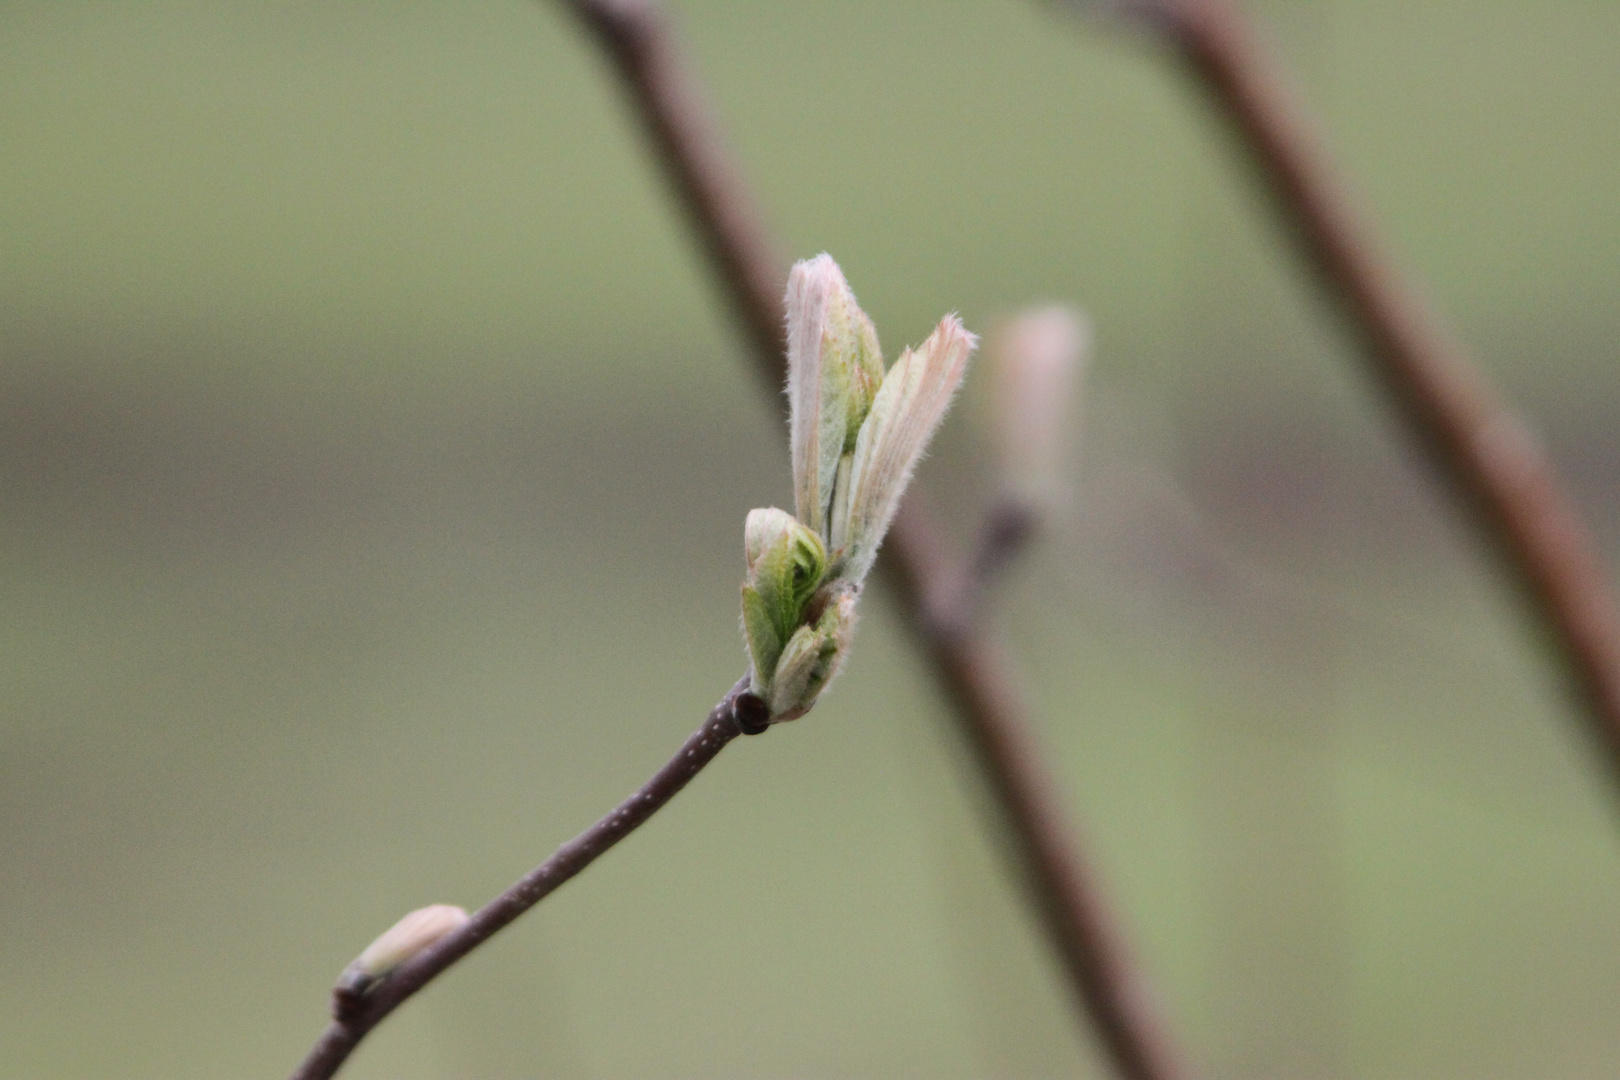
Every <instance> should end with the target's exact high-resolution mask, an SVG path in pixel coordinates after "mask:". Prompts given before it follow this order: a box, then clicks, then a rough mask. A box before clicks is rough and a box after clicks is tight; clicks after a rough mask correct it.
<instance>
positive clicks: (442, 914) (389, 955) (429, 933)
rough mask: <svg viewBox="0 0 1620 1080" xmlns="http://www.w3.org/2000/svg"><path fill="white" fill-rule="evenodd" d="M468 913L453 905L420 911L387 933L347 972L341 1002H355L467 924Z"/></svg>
mask: <svg viewBox="0 0 1620 1080" xmlns="http://www.w3.org/2000/svg"><path fill="white" fill-rule="evenodd" d="M467 918H468V916H467V912H466V910H465V909H463V908H459V907H455V906H453V905H451V904H434V905H432V906H431V907H425V908H418V909H416V910H415V911H413V912H411V913H410V914H409V915H406V916H405V917H404V918H403V919H401V920H399V922H397V923H395V924H394V925H393V926H391V927H389V928H388V929H387V930H385V931H383V933H382V936H380V937H379V938H377V940H376V941H373V942H372V943H371V944H370V945H367V946H366V951H365V952H363V953H361V954H360V955H359V956H358V957H356V958H355V961H354V962H353V963H352V964H350V965H349V966H348V967H346V968H344V969H343V974H342V975H341V976H339V978H338V983H337V989H336V991H335V993H336V997H337V1000H338V1002H339V1003H340V1004H341V1003H343V1002H345V1001H349V1000H353V999H355V998H358V997H359V996H360V995H362V994H364V993H365V992H366V991H367V990H369V989H370V988H371V987H372V986H374V985H376V983H377V982H378V981H380V980H381V979H383V978H384V977H386V976H387V975H388V974H389V973H390V972H392V971H393V970H394V969H395V968H397V967H399V965H401V964H403V963H404V962H405V961H407V960H409V959H410V958H411V957H413V956H415V955H416V954H417V953H419V952H421V951H422V950H423V949H425V948H427V947H428V946H429V945H432V944H433V943H434V942H436V941H438V940H439V939H440V938H442V937H444V936H445V935H446V934H449V933H451V932H453V931H455V930H459V929H460V928H461V927H462V926H463V925H464V924H465V923H466V922H467Z"/></svg>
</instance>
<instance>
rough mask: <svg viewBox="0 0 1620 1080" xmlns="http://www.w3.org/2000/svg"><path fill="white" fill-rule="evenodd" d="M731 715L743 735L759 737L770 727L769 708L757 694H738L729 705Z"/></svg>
mask: <svg viewBox="0 0 1620 1080" xmlns="http://www.w3.org/2000/svg"><path fill="white" fill-rule="evenodd" d="M731 715H732V718H733V719H735V720H736V721H737V730H738V731H740V732H742V733H743V734H744V735H759V734H762V733H763V732H764V731H765V729H766V728H768V727H770V726H771V707H770V706H769V705H767V704H765V699H764V698H762V697H760V696H759V695H758V694H748V693H743V694H738V695H737V697H736V699H735V700H734V701H732V703H731Z"/></svg>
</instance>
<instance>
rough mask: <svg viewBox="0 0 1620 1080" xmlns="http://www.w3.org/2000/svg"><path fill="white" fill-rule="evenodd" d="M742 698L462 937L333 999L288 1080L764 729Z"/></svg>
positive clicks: (742, 684)
mask: <svg viewBox="0 0 1620 1080" xmlns="http://www.w3.org/2000/svg"><path fill="white" fill-rule="evenodd" d="M747 690H748V677H747V676H746V675H745V676H743V678H742V679H740V680H738V682H737V684H736V685H735V686H733V687H732V688H731V689H730V690H729V691H727V692H726V696H725V697H723V698H721V699H720V701H719V703H718V704H717V705H715V707H714V709H713V711H711V712H710V713H709V717H708V719H707V720H705V721H704V722H703V726H702V727H700V728H698V729H697V731H695V732H693V733H692V735H691V737H690V738H688V739H687V740H686V744H685V745H684V746H682V747H681V749H680V751H679V752H678V753H676V755H675V756H674V757H672V758H670V759H669V761H668V762H666V763H665V764H664V767H663V768H661V769H659V770H658V772H656V773H655V774H653V777H652V779H651V780H648V781H647V782H646V783H645V784H644V785H642V787H641V788H640V789H639V790H638V791H637V792H636V793H635V794H634V795H631V796H630V797H629V798H628V799H626V800H624V801H623V802H622V803H620V804H619V805H618V806H617V807H616V808H615V809H614V810H613V812H612V813H610V814H608V815H607V816H606V817H604V818H602V819H601V820H600V821H598V822H597V823H596V824H595V825H592V826H591V827H590V828H588V829H586V830H585V831H584V832H582V833H580V834H579V835H578V836H576V837H574V839H572V840H570V841H569V842H568V843H566V844H564V845H563V846H562V847H560V848H558V849H557V852H556V854H554V855H552V856H551V858H549V859H547V860H546V861H545V862H543V863H541V864H540V865H539V866H537V867H535V868H534V869H533V870H531V871H529V873H528V874H526V875H524V876H523V878H521V879H520V880H519V881H518V882H517V883H516V884H515V885H513V886H512V887H511V888H509V889H507V890H506V891H505V892H503V893H501V895H499V896H497V897H496V898H495V899H494V900H491V901H490V902H489V903H488V904H486V905H485V906H484V907H482V908H480V909H479V910H478V911H476V912H474V913H473V915H472V917H471V918H470V919H468V920H467V922H466V923H465V924H463V925H462V926H461V928H460V929H458V930H455V931H453V932H451V933H450V934H448V935H447V936H445V937H443V938H441V939H439V941H437V942H436V943H435V944H433V945H432V946H430V947H429V948H427V949H424V950H423V951H422V952H419V953H417V954H416V955H415V956H413V957H411V958H410V959H409V960H407V961H406V962H405V963H403V964H401V965H400V966H399V967H398V968H397V969H395V970H394V971H393V972H392V973H391V974H389V975H388V976H386V977H385V978H384V979H383V981H382V982H381V983H379V984H377V986H375V987H374V988H373V989H372V990H371V991H370V992H369V993H367V994H366V995H365V996H363V997H360V998H358V999H356V998H353V997H350V996H348V995H345V994H342V993H338V994H335V995H334V997H333V1009H332V1011H333V1015H334V1019H333V1020H332V1024H331V1026H330V1027H328V1028H327V1029H326V1032H325V1034H323V1035H322V1036H321V1038H320V1041H319V1042H317V1043H316V1044H315V1046H314V1048H313V1049H312V1050H310V1052H309V1055H308V1056H307V1057H306V1058H305V1059H304V1061H303V1063H302V1064H301V1065H299V1066H298V1069H297V1070H296V1071H295V1072H294V1073H293V1074H292V1080H328V1078H329V1077H331V1076H332V1075H333V1074H335V1073H336V1072H337V1071H338V1069H339V1068H340V1067H341V1066H342V1065H343V1062H344V1061H345V1060H347V1059H348V1056H349V1054H350V1053H351V1052H353V1050H354V1048H355V1047H356V1046H358V1045H359V1044H360V1040H361V1039H363V1038H365V1037H366V1033H367V1032H369V1031H370V1030H371V1029H372V1028H374V1027H376V1026H377V1025H378V1024H379V1023H381V1022H382V1020H383V1018H384V1017H386V1016H387V1015H388V1014H389V1013H391V1012H393V1011H394V1010H395V1009H397V1008H398V1007H399V1006H400V1005H401V1004H402V1003H403V1002H404V1001H405V1000H406V999H408V998H409V997H411V996H412V995H413V994H415V993H416V992H417V991H418V990H420V989H422V987H424V986H426V985H427V984H428V983H429V982H431V981H432V980H433V979H434V978H436V977H437V976H438V975H440V974H442V973H443V972H444V971H445V969H446V968H448V967H450V965H452V964H454V963H455V962H456V961H457V960H460V959H461V958H462V957H464V956H466V955H467V954H468V953H470V952H472V951H473V950H474V949H476V948H477V947H478V946H479V945H481V944H483V943H484V942H485V941H487V940H489V939H490V938H491V937H493V936H494V935H495V933H496V932H497V931H499V930H501V929H502V928H504V927H506V926H507V925H509V924H510V923H512V922H513V921H514V920H515V919H517V917H518V916H519V915H522V914H523V913H524V912H525V911H528V910H529V909H530V908H532V907H533V906H534V905H536V904H538V903H539V902H540V901H542V900H544V899H545V898H546V897H547V896H549V895H551V893H553V892H554V891H556V889H557V887H558V886H560V885H562V884H563V883H564V882H565V881H567V880H568V879H569V878H572V877H573V876H574V875H575V874H578V873H579V872H580V871H581V870H584V869H585V868H586V867H587V866H589V865H590V864H591V863H592V862H594V861H595V860H596V858H597V857H598V856H599V855H602V854H604V853H606V852H607V850H608V849H609V848H611V847H612V846H613V845H614V844H617V843H618V842H619V841H620V840H623V839H624V838H625V837H626V836H629V835H630V834H631V833H632V832H635V831H636V829H638V828H640V827H641V825H642V824H643V823H644V822H646V821H647V819H648V818H650V817H652V816H653V815H654V814H655V813H657V812H658V810H659V809H660V808H661V807H663V805H664V804H665V803H667V802H669V800H670V799H672V798H674V797H675V795H676V793H677V792H679V791H680V790H681V789H682V788H683V787H685V786H686V785H687V783H688V782H689V781H690V780H691V779H692V778H693V777H694V776H696V775H697V774H698V773H699V772H701V771H703V767H704V766H705V765H707V764H708V763H709V762H711V761H713V760H714V759H715V757H716V756H718V755H719V753H720V751H721V750H723V749H725V747H726V744H727V743H729V742H730V741H731V740H732V739H734V738H736V737H737V736H738V735H740V734H743V733H744V732H745V731H755V730H759V731H763V730H764V728H763V726H761V725H759V724H757V722H756V721H757V719H758V714H759V713H760V712H761V711H762V710H763V708H764V703H763V702H761V701H760V700H759V699H758V698H756V697H754V696H753V695H752V694H749V693H747Z"/></svg>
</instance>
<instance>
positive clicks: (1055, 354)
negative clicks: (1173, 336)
mask: <svg viewBox="0 0 1620 1080" xmlns="http://www.w3.org/2000/svg"><path fill="white" fill-rule="evenodd" d="M987 352H988V359H989V363H990V370H991V375H992V382H993V386H994V395H995V400H994V405H993V408H994V424H995V436H996V443H997V446H998V450H999V453H1000V457H1001V470H1002V482H1003V484H1004V485H1005V486H1006V488H1007V494H1008V495H1009V496H1010V497H1011V498H1013V499H1015V500H1017V501H1018V502H1020V503H1022V504H1024V505H1026V506H1028V507H1029V508H1031V509H1032V510H1037V511H1039V510H1046V509H1050V508H1051V506H1052V505H1053V503H1054V502H1056V501H1057V500H1058V499H1059V497H1060V493H1061V492H1062V491H1063V490H1065V488H1066V486H1067V485H1066V483H1065V481H1066V478H1065V477H1064V475H1063V462H1064V451H1065V449H1066V448H1067V446H1068V445H1069V440H1070V439H1071V438H1072V434H1071V432H1070V431H1069V428H1070V426H1071V425H1070V411H1071V405H1072V402H1073V401H1074V398H1075V393H1076V390H1077V387H1078V384H1079V382H1080V380H1081V377H1082V376H1083V375H1084V372H1085V366H1086V363H1087V361H1088V360H1089V358H1090V354H1091V324H1090V322H1089V321H1087V319H1086V318H1085V316H1084V315H1082V314H1080V313H1079V312H1078V311H1075V310H1074V309H1073V308H1069V307H1063V306H1056V305H1055V306H1052V307H1041V308H1029V309H1027V310H1025V311H1023V312H1020V313H1019V314H1018V315H1017V316H1016V317H1014V318H1013V319H1012V320H1011V321H1010V322H1008V323H1006V324H1005V325H1004V326H1002V327H1001V328H1000V329H999V330H997V332H996V333H995V334H993V335H992V336H991V339H990V343H989V347H988V349H987Z"/></svg>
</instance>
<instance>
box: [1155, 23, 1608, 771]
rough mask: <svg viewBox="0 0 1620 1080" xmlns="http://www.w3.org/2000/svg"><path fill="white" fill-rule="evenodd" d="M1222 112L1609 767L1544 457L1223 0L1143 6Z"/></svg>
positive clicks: (1598, 646) (1574, 515)
mask: <svg viewBox="0 0 1620 1080" xmlns="http://www.w3.org/2000/svg"><path fill="white" fill-rule="evenodd" d="M1146 6H1148V7H1150V8H1151V9H1152V14H1153V16H1154V17H1153V18H1152V20H1151V22H1152V23H1153V24H1154V25H1157V26H1158V27H1159V28H1160V29H1161V31H1162V32H1163V33H1164V34H1166V35H1168V37H1169V39H1170V40H1171V41H1172V42H1174V44H1175V45H1176V47H1177V48H1178V50H1179V52H1180V54H1181V57H1182V59H1183V61H1184V62H1185V63H1186V65H1187V68H1188V70H1189V71H1190V72H1191V74H1192V75H1193V77H1194V78H1195V79H1196V80H1197V82H1198V84H1199V86H1200V87H1201V88H1202V89H1203V91H1204V92H1205V93H1207V94H1208V95H1209V97H1210V99H1211V100H1212V101H1213V103H1214V104H1215V106H1216V107H1217V108H1218V109H1219V110H1220V111H1221V113H1222V114H1223V115H1224V116H1225V118H1226V119H1227V121H1228V122H1229V123H1230V124H1231V126H1232V128H1233V130H1234V131H1235V133H1236V134H1237V136H1238V139H1239V141H1240V142H1241V144H1242V146H1243V148H1244V150H1246V151H1247V152H1248V154H1249V157H1250V158H1251V160H1252V162H1253V164H1254V166H1255V168H1256V170H1257V172H1258V173H1259V177H1260V180H1261V181H1262V183H1263V184H1264V185H1265V188H1266V191H1267V193H1268V194H1269V196H1270V200H1271V207H1272V210H1273V211H1274V212H1275V213H1276V214H1277V216H1278V217H1279V218H1280V219H1281V221H1282V223H1283V224H1284V225H1285V226H1286V228H1287V229H1288V231H1289V233H1290V234H1291V235H1292V236H1293V238H1294V239H1295V241H1296V242H1297V243H1298V244H1299V247H1300V251H1301V254H1302V255H1303V256H1304V258H1305V260H1306V262H1307V263H1308V264H1309V265H1310V267H1311V269H1312V270H1314V271H1315V273H1316V275H1317V277H1318V279H1319V281H1320V283H1321V284H1322V286H1323V288H1324V289H1325V291H1326V292H1327V293H1328V294H1329V296H1330V298H1331V299H1332V300H1333V301H1335V302H1336V303H1337V305H1338V306H1339V307H1340V308H1341V310H1342V311H1343V313H1344V315H1345V317H1346V319H1347V321H1348V323H1349V326H1350V328H1351V330H1352V331H1353V333H1354V334H1355V335H1356V337H1357V338H1359V339H1360V343H1361V345H1362V347H1363V348H1364V349H1365V350H1366V352H1367V355H1368V358H1369V359H1370V360H1371V361H1372V363H1373V366H1374V369H1375V370H1376V372H1377V373H1378V375H1379V377H1380V378H1381V379H1382V380H1383V382H1384V384H1385V386H1386V388H1387V389H1388V390H1389V391H1390V392H1391V393H1392V394H1393V395H1394V397H1395V399H1396V401H1397V402H1398V404H1399V406H1400V409H1401V411H1402V413H1403V414H1404V416H1405V417H1406V420H1407V422H1408V423H1409V424H1410V426H1411V428H1412V430H1413V432H1414V433H1415V434H1416V435H1417V437H1418V440H1419V441H1420V442H1421V443H1422V444H1423V445H1424V446H1425V447H1426V448H1427V449H1428V451H1429V453H1430V454H1431V455H1432V456H1433V457H1434V458H1435V460H1436V461H1437V462H1438V463H1439V464H1440V466H1441V469H1442V472H1443V474H1444V475H1445V476H1446V477H1447V478H1448V479H1449V480H1450V482H1451V483H1452V485H1453V486H1454V487H1455V488H1456V489H1457V490H1458V492H1459V493H1460V494H1461V495H1462V496H1463V497H1464V500H1465V502H1466V504H1467V505H1468V506H1469V507H1470V508H1471V509H1472V510H1473V511H1474V513H1475V521H1476V523H1477V525H1478V527H1479V529H1480V531H1481V532H1482V533H1483V534H1484V535H1485V536H1486V537H1487V538H1488V539H1489V540H1490V541H1492V542H1493V544H1494V545H1495V546H1496V547H1497V549H1498V550H1499V552H1500V553H1501V554H1502V556H1503V557H1504V559H1505V561H1506V563H1507V568H1508V569H1509V571H1510V572H1511V574H1512V575H1513V576H1514V577H1515V578H1516V579H1517V580H1518V582H1519V584H1520V586H1521V587H1522V589H1523V591H1524V594H1525V595H1526V597H1527V598H1528V600H1529V602H1530V605H1531V607H1532V609H1533V610H1534V612H1535V614H1536V616H1537V617H1538V619H1539V620H1540V622H1541V623H1542V625H1543V626H1544V627H1545V628H1546V629H1547V630H1548V631H1549V632H1550V636H1551V639H1552V644H1553V646H1554V648H1555V649H1556V651H1557V655H1558V659H1559V661H1560V663H1561V665H1562V666H1563V668H1564V670H1565V673H1566V676H1567V678H1568V680H1569V683H1570V685H1571V688H1572V690H1573V691H1574V696H1575V697H1576V699H1577V700H1578V702H1579V704H1580V705H1581V706H1583V707H1584V710H1585V712H1586V714H1587V717H1588V719H1589V720H1590V721H1591V723H1592V727H1593V728H1594V729H1595V733H1596V735H1597V736H1598V739H1599V741H1600V744H1601V745H1602V746H1603V748H1604V750H1605V751H1606V754H1607V757H1608V761H1609V766H1610V767H1611V769H1613V770H1614V771H1615V772H1616V773H1620V619H1617V616H1616V608H1615V603H1614V599H1613V595H1612V593H1611V591H1610V586H1609V577H1608V574H1607V571H1606V569H1605V567H1604V565H1603V562H1602V560H1601V558H1600V557H1599V555H1598V549H1597V545H1596V542H1595V541H1594V539H1593V537H1592V535H1591V533H1590V532H1589V531H1588V529H1587V528H1586V526H1585V524H1584V523H1583V522H1582V520H1581V517H1580V514H1579V513H1578V511H1577V509H1576V507H1575V504H1574V502H1573V500H1572V499H1571V498H1570V497H1569V495H1568V494H1567V493H1566V492H1565V491H1564V488H1563V485H1562V484H1561V483H1560V481H1559V478H1558V476H1557V474H1556V472H1555V471H1554V469H1553V467H1552V464H1551V462H1550V461H1549V460H1548V458H1547V456H1546V454H1545V452H1544V451H1543V450H1542V449H1541V447H1540V446H1539V445H1538V444H1537V442H1536V440H1535V438H1534V437H1533V436H1532V435H1531V433H1530V431H1529V430H1528V429H1527V428H1526V426H1525V425H1524V424H1523V423H1522V422H1521V421H1520V419H1519V417H1518V416H1517V415H1516V414H1515V413H1514V412H1513V411H1512V410H1511V409H1510V408H1509V407H1508V406H1507V405H1506V404H1505V403H1504V401H1503V400H1502V399H1501V398H1500V397H1499V396H1498V395H1497V393H1496V392H1495V390H1494V388H1493V387H1492V386H1491V385H1490V384H1489V382H1488V381H1487V379H1486V378H1485V376H1484V374H1483V372H1482V371H1481V370H1480V368H1479V366H1478V364H1476V363H1475V361H1474V360H1473V358H1472V357H1471V356H1470V355H1469V353H1468V351H1467V350H1466V349H1465V348H1464V347H1463V346H1462V345H1461V344H1460V343H1459V342H1458V341H1457V340H1456V338H1455V337H1453V335H1452V333H1451V331H1450V330H1449V328H1447V327H1446V326H1445V325H1444V323H1443V322H1442V321H1441V319H1440V317H1439V316H1438V315H1437V314H1436V313H1435V312H1434V310H1433V309H1432V308H1430V307H1429V305H1428V304H1427V303H1426V302H1425V300H1424V298H1423V295H1422V292H1421V291H1420V290H1419V289H1418V287H1417V286H1416V285H1415V284H1414V282H1413V281H1412V280H1410V279H1409V278H1407V277H1405V276H1404V275H1403V274H1402V273H1401V272H1400V271H1399V270H1397V269H1396V267H1395V266H1394V264H1393V263H1392V262H1391V260H1390V259H1389V258H1388V257H1387V256H1386V255H1385V253H1384V252H1383V251H1382V249H1381V248H1379V247H1378V245H1377V244H1376V243H1375V242H1374V240H1373V238H1372V234H1371V230H1370V229H1369V228H1368V227H1367V225H1366V223H1365V222H1364V221H1363V220H1362V218H1361V217H1360V216H1359V214H1358V212H1357V209H1356V207H1355V206H1354V204H1353V203H1352V201H1351V200H1350V198H1349V197H1348V196H1347V195H1346V193H1345V191H1344V189H1343V188H1342V187H1341V185H1340V182H1339V179H1338V176H1337V175H1336V173H1335V171H1334V169H1333V167H1332V165H1331V163H1330V162H1329V160H1328V158H1327V155H1326V153H1325V152H1324V150H1323V148H1322V146H1321V145H1320V143H1319V142H1318V140H1317V138H1316V133H1315V130H1314V128H1313V126H1312V125H1311V124H1310V122H1309V121H1308V119H1307V118H1306V116H1305V114H1304V112H1303V111H1302V110H1301V108H1300V107H1299V105H1298V104H1297V102H1296V100H1295V98H1294V95H1293V93H1292V91H1291V90H1290V88H1289V87H1288V85H1287V83H1286V81H1285V79H1284V76H1283V73H1282V72H1281V70H1280V68H1279V66H1278V64H1277V63H1276V61H1274V60H1273V58H1272V57H1271V56H1270V55H1269V54H1268V53H1267V52H1266V50H1265V49H1264V48H1263V47H1262V45H1261V43H1260V41H1259V40H1258V38H1257V36H1256V34H1255V32H1254V30H1253V28H1252V27H1251V25H1250V24H1249V22H1248V21H1247V19H1246V18H1245V17H1244V15H1243V13H1242V12H1241V11H1240V10H1239V9H1238V7H1237V6H1236V5H1235V4H1234V3H1232V2H1231V0H1159V2H1157V3H1154V2H1152V0H1147V5H1146Z"/></svg>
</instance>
